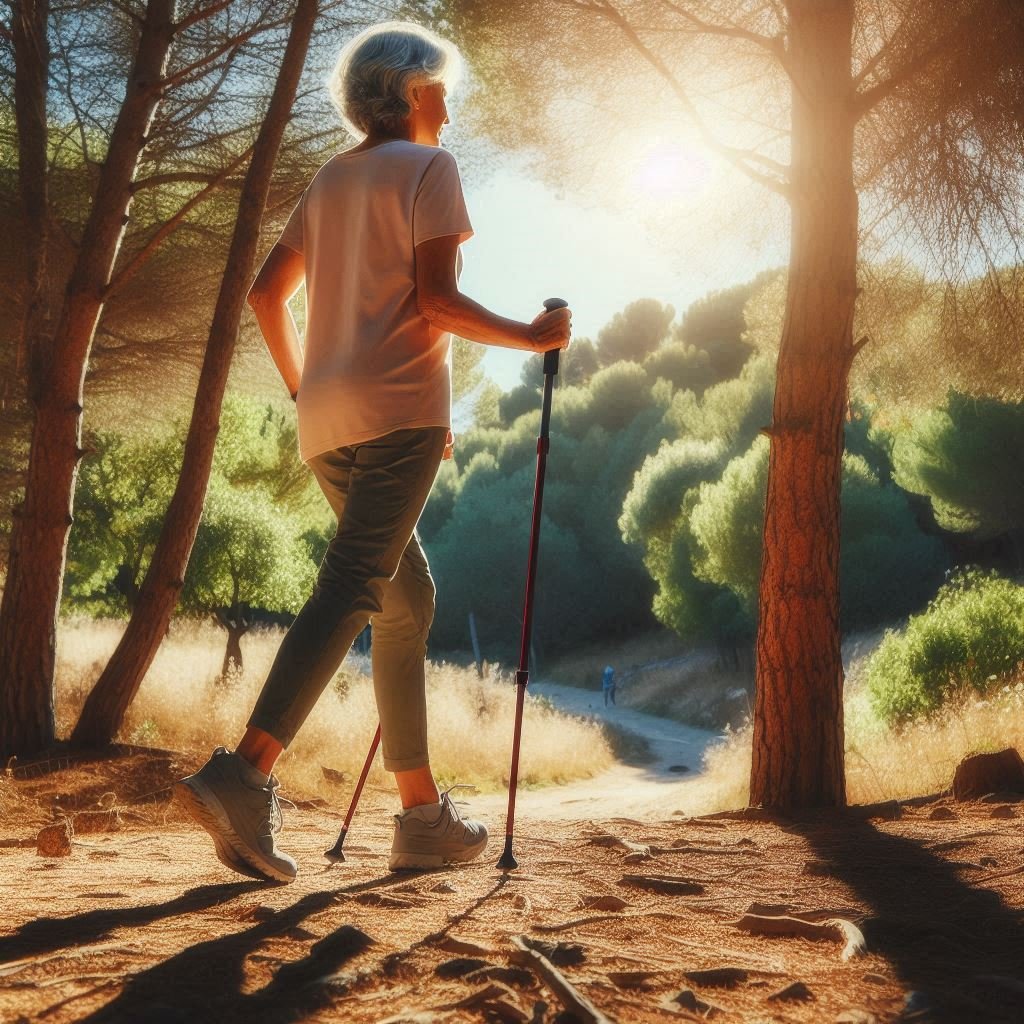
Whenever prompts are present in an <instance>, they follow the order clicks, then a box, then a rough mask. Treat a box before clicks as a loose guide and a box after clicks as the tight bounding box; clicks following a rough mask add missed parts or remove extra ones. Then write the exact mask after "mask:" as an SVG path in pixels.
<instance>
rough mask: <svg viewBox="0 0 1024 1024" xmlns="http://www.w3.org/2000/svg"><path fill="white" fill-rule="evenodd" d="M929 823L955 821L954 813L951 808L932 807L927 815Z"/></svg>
mask: <svg viewBox="0 0 1024 1024" xmlns="http://www.w3.org/2000/svg"><path fill="white" fill-rule="evenodd" d="M928 817H929V819H930V820H931V821H956V811H954V810H953V808H952V807H943V806H941V805H940V806H939V807H933V808H932V809H931V812H930V813H929V815H928Z"/></svg>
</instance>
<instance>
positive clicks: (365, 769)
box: [342, 722, 380, 830]
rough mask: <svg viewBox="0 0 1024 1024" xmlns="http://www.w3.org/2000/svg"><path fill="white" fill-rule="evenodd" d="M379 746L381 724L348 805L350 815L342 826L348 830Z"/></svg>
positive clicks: (347, 815)
mask: <svg viewBox="0 0 1024 1024" xmlns="http://www.w3.org/2000/svg"><path fill="white" fill-rule="evenodd" d="M379 745H380V722H378V723H377V731H376V732H375V733H374V734H373V743H371V744H370V752H369V753H368V754H367V755H366V762H365V763H364V764H363V770H362V771H361V772H360V773H359V781H358V782H357V783H356V791H355V793H353V794H352V803H350V804H349V805H348V814H346V815H345V824H344V826H342V827H343V828H345V829H346V830H347V829H348V827H349V825H350V824H351V822H352V815H353V814H355V812H356V805H357V804H358V803H359V795H360V794H361V793H362V791H363V783H364V782H366V776H367V775H369V774H370V765H372V764H373V758H374V755H375V754H376V753H377V747H378V746H379Z"/></svg>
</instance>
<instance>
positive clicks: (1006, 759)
mask: <svg viewBox="0 0 1024 1024" xmlns="http://www.w3.org/2000/svg"><path fill="white" fill-rule="evenodd" d="M1007 790H1008V791H1010V792H1012V793H1022V792H1024V758H1022V757H1021V756H1020V754H1019V753H1018V752H1017V751H1016V750H1015V749H1014V748H1013V747H1007V749H1006V750H1000V751H998V752H997V753H994V754H971V755H969V756H968V757H965V758H964V759H963V760H962V761H961V762H960V763H959V764H958V765H957V766H956V772H955V774H954V775H953V796H954V797H955V798H956V799H957V800H958V801H962V800H977V799H978V798H979V797H983V796H985V795H986V794H987V793H998V792H1000V791H1007Z"/></svg>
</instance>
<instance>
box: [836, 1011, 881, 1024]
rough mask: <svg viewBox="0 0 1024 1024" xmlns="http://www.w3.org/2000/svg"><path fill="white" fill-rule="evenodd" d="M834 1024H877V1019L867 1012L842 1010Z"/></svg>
mask: <svg viewBox="0 0 1024 1024" xmlns="http://www.w3.org/2000/svg"><path fill="white" fill-rule="evenodd" d="M836 1024H878V1018H877V1017H876V1016H875V1015H874V1014H873V1013H868V1011H867V1010H843V1012H842V1013H841V1014H839V1016H838V1017H836Z"/></svg>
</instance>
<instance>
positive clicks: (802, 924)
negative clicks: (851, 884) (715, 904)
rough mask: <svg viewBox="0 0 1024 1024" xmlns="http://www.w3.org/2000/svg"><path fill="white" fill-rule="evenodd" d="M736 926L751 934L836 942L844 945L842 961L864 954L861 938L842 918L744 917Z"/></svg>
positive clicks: (861, 934) (750, 915)
mask: <svg viewBox="0 0 1024 1024" xmlns="http://www.w3.org/2000/svg"><path fill="white" fill-rule="evenodd" d="M735 927H737V928H739V929H741V930H742V931H745V932H750V934H751V935H784V936H798V937H800V938H803V939H814V940H821V939H839V940H841V941H842V942H844V946H843V952H842V959H843V960H850V959H851V958H852V957H855V956H859V955H860V954H861V953H863V952H864V951H865V942H864V935H863V933H862V932H861V930H860V929H859V928H858V927H857V926H856V925H855V924H854V923H853V922H852V921H846V920H844V919H843V918H831V919H829V920H826V921H821V922H817V921H805V920H802V919H801V918H799V917H765V916H761V915H759V914H744V915H743V917H741V918H740V919H739V920H738V921H737V922H736V923H735Z"/></svg>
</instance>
